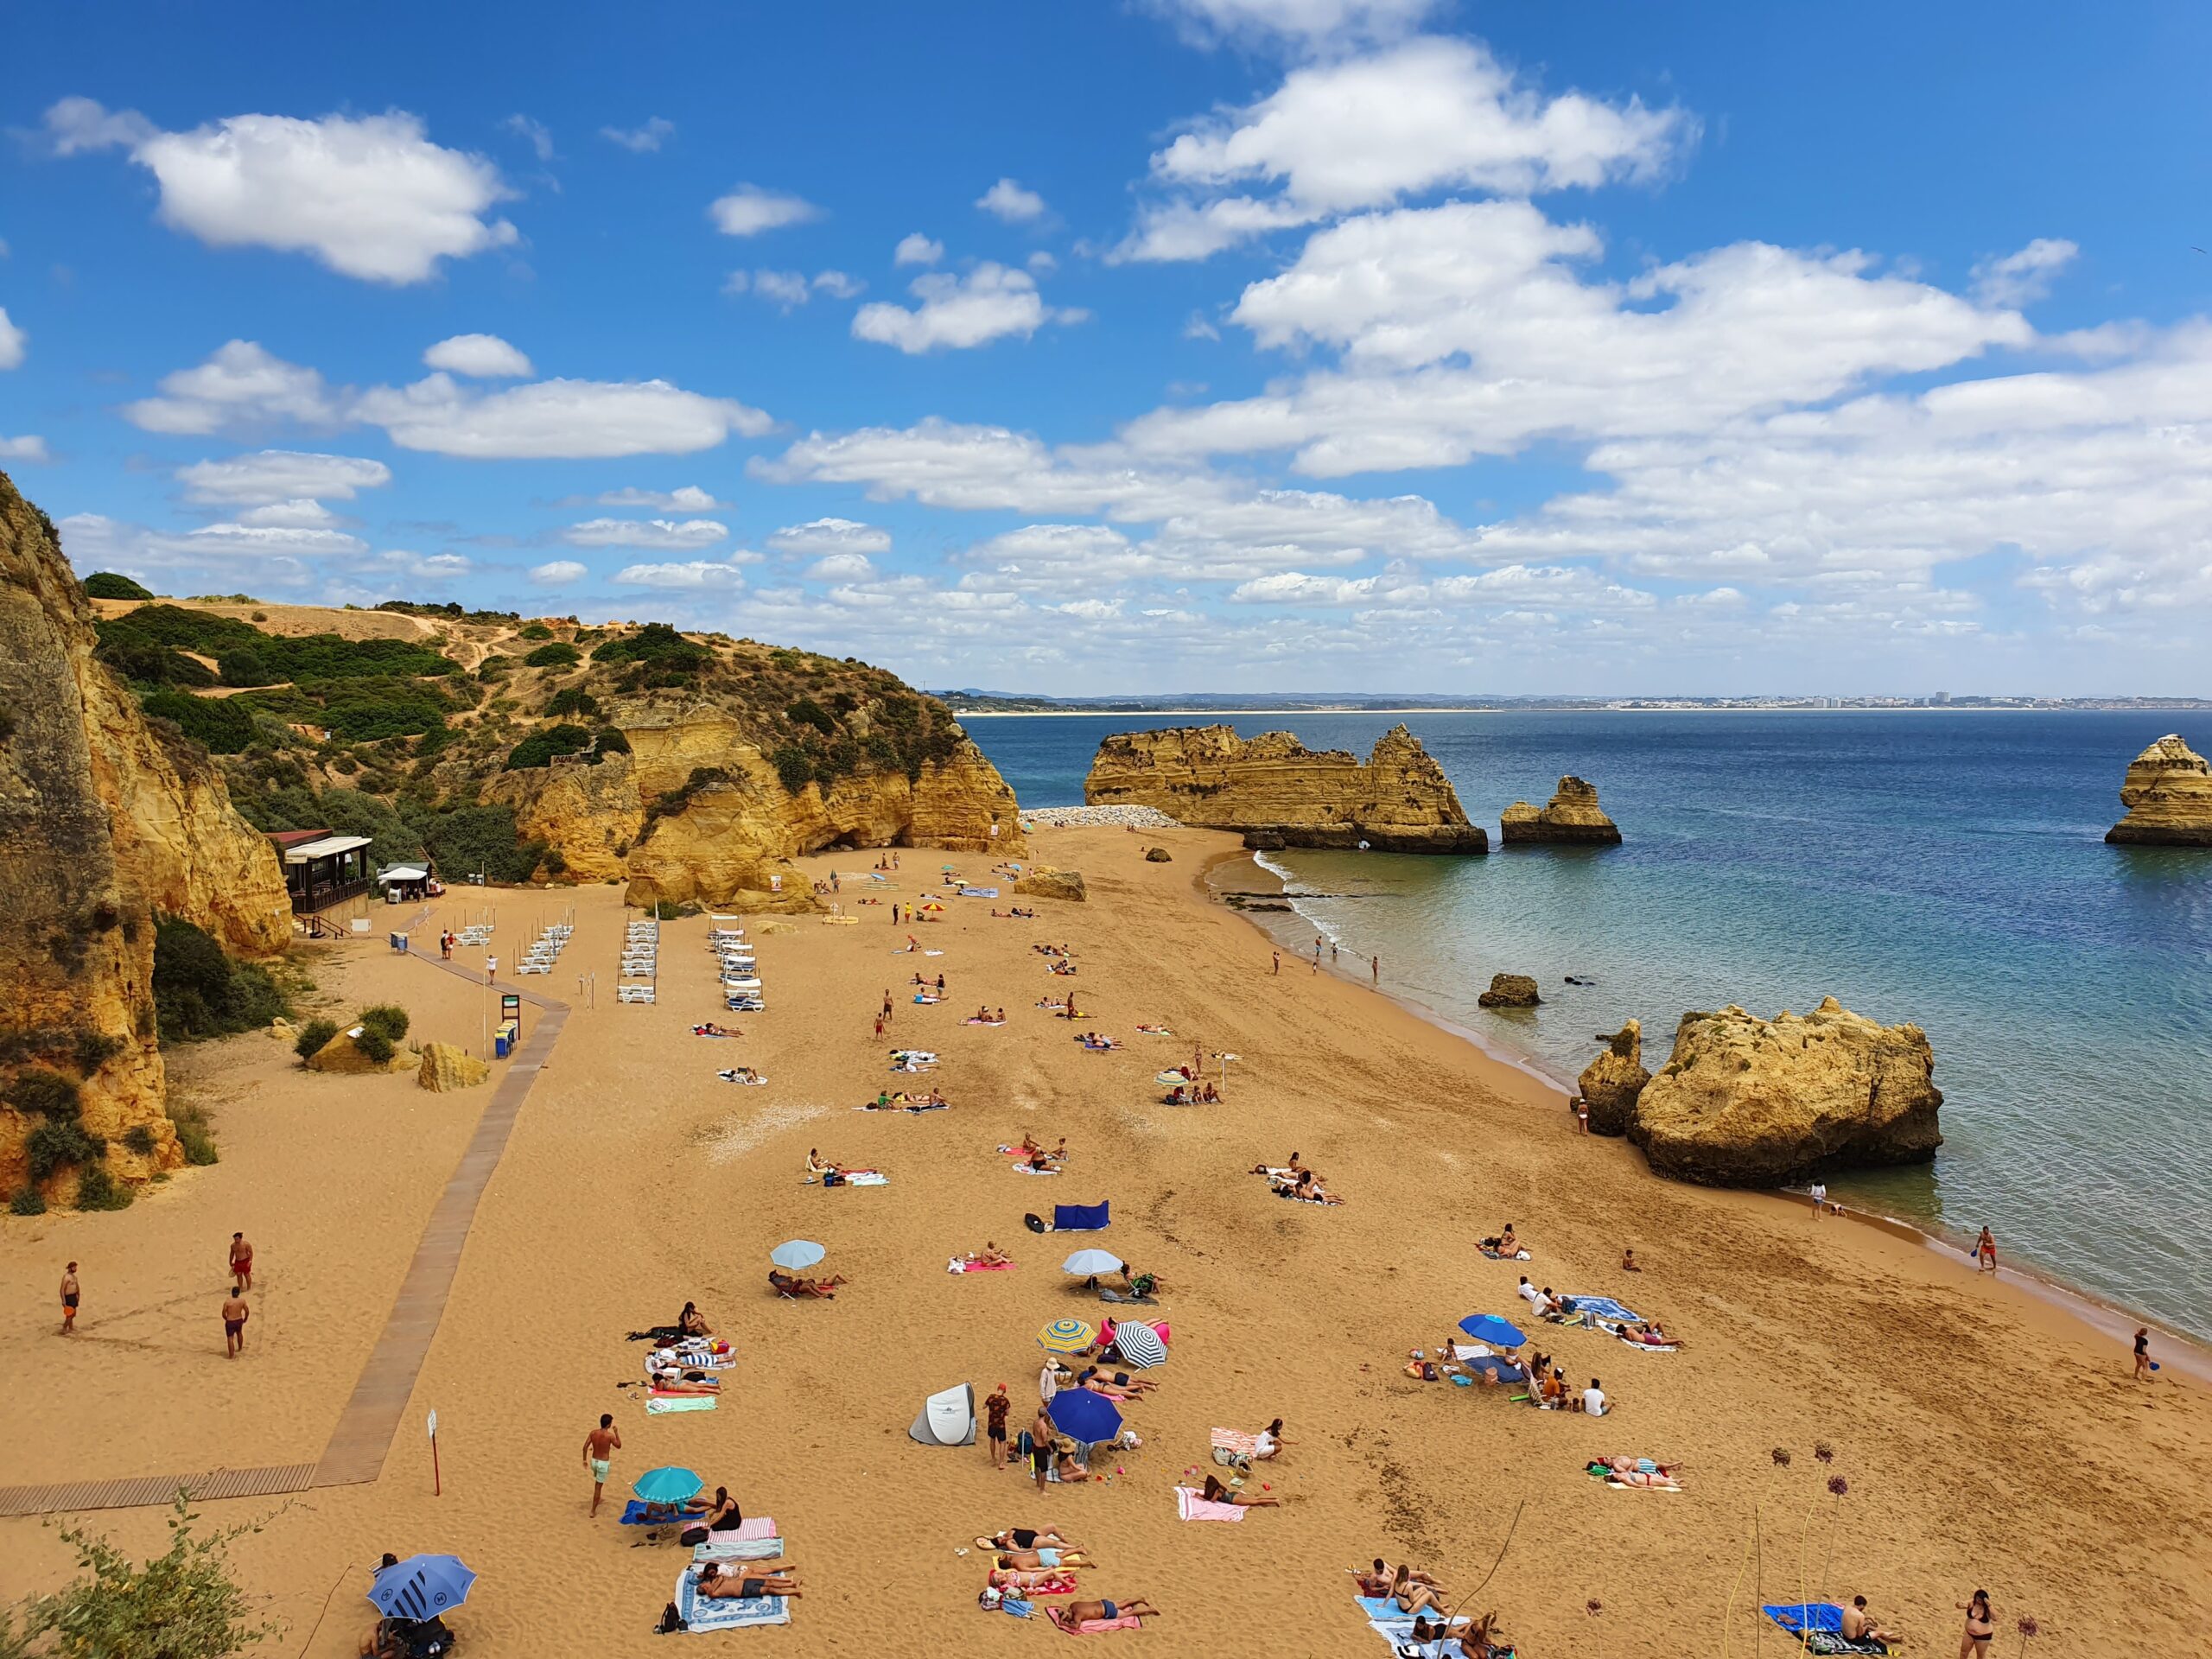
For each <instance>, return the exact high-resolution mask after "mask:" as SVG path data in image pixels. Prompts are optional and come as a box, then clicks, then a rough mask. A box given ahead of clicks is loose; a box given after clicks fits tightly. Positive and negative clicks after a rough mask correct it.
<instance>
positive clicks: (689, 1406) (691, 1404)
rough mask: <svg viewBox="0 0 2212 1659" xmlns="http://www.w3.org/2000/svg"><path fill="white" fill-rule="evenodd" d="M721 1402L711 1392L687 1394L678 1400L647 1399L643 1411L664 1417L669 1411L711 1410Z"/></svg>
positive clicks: (650, 1414)
mask: <svg viewBox="0 0 2212 1659" xmlns="http://www.w3.org/2000/svg"><path fill="white" fill-rule="evenodd" d="M720 1404H721V1401H719V1400H717V1399H716V1398H715V1396H714V1395H711V1394H687V1395H684V1396H683V1398H682V1399H680V1400H661V1399H652V1400H648V1401H646V1402H645V1412H646V1414H647V1415H649V1416H653V1417H665V1416H667V1415H669V1414H671V1412H678V1411H712V1410H713V1409H714V1408H715V1407H716V1406H718V1405H720Z"/></svg>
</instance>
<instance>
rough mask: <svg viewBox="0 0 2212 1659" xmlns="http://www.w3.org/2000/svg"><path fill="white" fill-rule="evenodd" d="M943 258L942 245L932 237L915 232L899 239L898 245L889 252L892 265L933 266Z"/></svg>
mask: <svg viewBox="0 0 2212 1659" xmlns="http://www.w3.org/2000/svg"><path fill="white" fill-rule="evenodd" d="M942 258H944V243H942V242H939V241H938V240H937V239H936V238H934V237H928V236H924V235H923V234H922V233H921V232H919V231H915V232H911V233H910V234H908V235H906V236H902V237H900V238H899V245H898V246H897V247H895V248H893V250H892V251H891V263H892V264H894V265H933V264H937V262H938V260H940V259H942Z"/></svg>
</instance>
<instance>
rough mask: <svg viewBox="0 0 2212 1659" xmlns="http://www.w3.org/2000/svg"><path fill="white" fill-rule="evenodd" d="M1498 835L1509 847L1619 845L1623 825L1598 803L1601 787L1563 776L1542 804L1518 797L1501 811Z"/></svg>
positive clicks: (1498, 821)
mask: <svg viewBox="0 0 2212 1659" xmlns="http://www.w3.org/2000/svg"><path fill="white" fill-rule="evenodd" d="M1497 831H1498V834H1497V838H1498V840H1499V841H1500V842H1503V844H1504V845H1506V846H1508V847H1523V846H1529V847H1535V846H1554V847H1618V846H1619V845H1620V844H1621V832H1620V827H1619V826H1618V824H1616V823H1614V822H1613V821H1612V820H1611V818H1609V817H1606V816H1605V809H1604V808H1603V807H1601V806H1599V804H1598V789H1597V785H1594V784H1586V783H1584V782H1583V781H1582V779H1580V778H1573V777H1568V778H1562V779H1560V780H1559V790H1558V792H1557V793H1555V794H1554V795H1553V797H1552V798H1551V800H1550V801H1549V802H1548V803H1547V804H1545V805H1543V806H1541V807H1535V806H1531V805H1529V803H1528V802H1526V801H1516V802H1514V803H1513V804H1512V805H1510V806H1509V807H1507V808H1506V809H1505V810H1504V811H1503V812H1501V813H1500V814H1498V820H1497Z"/></svg>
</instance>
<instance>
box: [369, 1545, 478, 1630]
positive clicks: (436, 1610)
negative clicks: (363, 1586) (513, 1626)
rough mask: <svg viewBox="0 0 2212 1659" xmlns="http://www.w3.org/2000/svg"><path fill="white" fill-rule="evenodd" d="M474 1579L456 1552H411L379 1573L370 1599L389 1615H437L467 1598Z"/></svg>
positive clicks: (384, 1613)
mask: <svg viewBox="0 0 2212 1659" xmlns="http://www.w3.org/2000/svg"><path fill="white" fill-rule="evenodd" d="M475 1582H476V1574H475V1573H472V1572H470V1571H469V1570H468V1568H467V1567H465V1566H463V1565H462V1564H461V1558H460V1557H459V1556H457V1555H410V1556H409V1557H408V1558H407V1559H406V1560H404V1561H401V1562H399V1563H398V1564H397V1565H396V1566H393V1567H385V1569H384V1570H383V1571H382V1572H381V1573H378V1574H377V1576H376V1579H375V1580H374V1581H373V1582H372V1583H371V1584H370V1586H369V1599H370V1600H371V1601H372V1602H374V1603H375V1604H376V1609H377V1611H378V1612H380V1613H382V1614H383V1615H384V1616H385V1618H412V1619H424V1618H437V1617H438V1615H439V1614H441V1613H443V1612H445V1611H448V1609H451V1608H454V1607H458V1606H460V1605H461V1603H462V1602H464V1601H467V1599H468V1586H470V1585H472V1584H474V1583H475Z"/></svg>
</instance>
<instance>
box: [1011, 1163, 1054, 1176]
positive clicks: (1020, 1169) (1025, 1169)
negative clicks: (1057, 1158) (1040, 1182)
mask: <svg viewBox="0 0 2212 1659" xmlns="http://www.w3.org/2000/svg"><path fill="white" fill-rule="evenodd" d="M1014 1173H1015V1174H1017V1175H1057V1174H1058V1173H1060V1172H1059V1171H1058V1170H1057V1169H1036V1168H1033V1167H1032V1166H1029V1165H1027V1164H1016V1165H1015V1166H1014Z"/></svg>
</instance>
